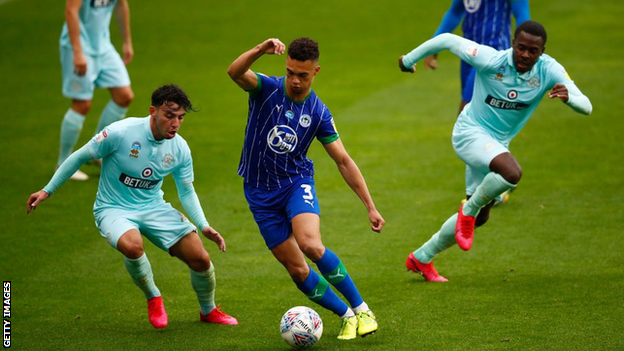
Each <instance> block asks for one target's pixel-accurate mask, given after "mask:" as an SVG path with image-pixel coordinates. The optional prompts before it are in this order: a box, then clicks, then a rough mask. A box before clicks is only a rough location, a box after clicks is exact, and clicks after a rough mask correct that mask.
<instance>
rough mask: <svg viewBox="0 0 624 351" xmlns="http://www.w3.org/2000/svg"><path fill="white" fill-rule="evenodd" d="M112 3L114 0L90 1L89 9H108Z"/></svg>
mask: <svg viewBox="0 0 624 351" xmlns="http://www.w3.org/2000/svg"><path fill="white" fill-rule="evenodd" d="M114 2H115V0H91V7H108V6H111V5H112V4H113V3H114Z"/></svg>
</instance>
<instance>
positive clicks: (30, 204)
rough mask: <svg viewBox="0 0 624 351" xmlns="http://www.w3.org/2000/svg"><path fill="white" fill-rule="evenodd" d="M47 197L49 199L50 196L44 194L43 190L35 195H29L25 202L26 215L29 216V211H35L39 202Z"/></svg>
mask: <svg viewBox="0 0 624 351" xmlns="http://www.w3.org/2000/svg"><path fill="white" fill-rule="evenodd" d="M48 197H50V194H48V193H47V192H45V190H39V191H37V192H36V193H34V194H31V195H30V197H29V198H28V201H26V214H29V213H30V211H32V210H34V209H36V208H37V205H39V203H40V202H42V201H45V200H46V199H47V198H48Z"/></svg>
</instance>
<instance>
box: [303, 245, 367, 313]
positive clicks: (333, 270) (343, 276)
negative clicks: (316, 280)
mask: <svg viewBox="0 0 624 351" xmlns="http://www.w3.org/2000/svg"><path fill="white" fill-rule="evenodd" d="M314 263H316V266H317V267H318V269H319V271H321V273H323V277H325V279H327V281H329V283H330V284H331V285H333V286H335V287H336V289H338V291H340V293H341V294H342V295H343V296H344V297H345V298H346V299H347V301H349V304H350V305H351V307H357V306H359V305H360V304H361V303H362V302H364V300H362V297H361V296H360V293H359V292H358V289H357V288H356V287H355V283H353V280H352V279H351V276H349V273H348V272H347V269H346V268H345V266H344V265H343V264H342V262H341V261H340V258H338V256H336V254H335V253H333V252H332V251H331V250H330V249H328V248H325V253H324V254H323V257H321V259H320V260H318V261H316V262H314Z"/></svg>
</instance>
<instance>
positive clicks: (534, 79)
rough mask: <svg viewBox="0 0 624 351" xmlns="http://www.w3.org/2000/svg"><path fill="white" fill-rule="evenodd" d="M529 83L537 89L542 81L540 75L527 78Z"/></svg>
mask: <svg viewBox="0 0 624 351" xmlns="http://www.w3.org/2000/svg"><path fill="white" fill-rule="evenodd" d="M527 84H528V85H529V87H531V88H532V89H537V88H539V86H540V85H541V82H540V79H539V77H531V78H529V80H527Z"/></svg>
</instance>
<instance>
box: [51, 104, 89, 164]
mask: <svg viewBox="0 0 624 351" xmlns="http://www.w3.org/2000/svg"><path fill="white" fill-rule="evenodd" d="M84 120H85V116H83V115H81V114H80V113H78V112H76V111H74V110H72V109H71V108H70V109H69V110H67V112H65V117H63V122H62V123H61V148H60V151H59V158H58V162H57V163H56V166H57V167H58V166H60V165H61V163H63V161H65V159H67V158H68V157H69V155H71V153H72V151H73V150H74V146H76V142H77V141H78V138H79V137H80V132H81V131H82V125H83V124H84Z"/></svg>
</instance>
